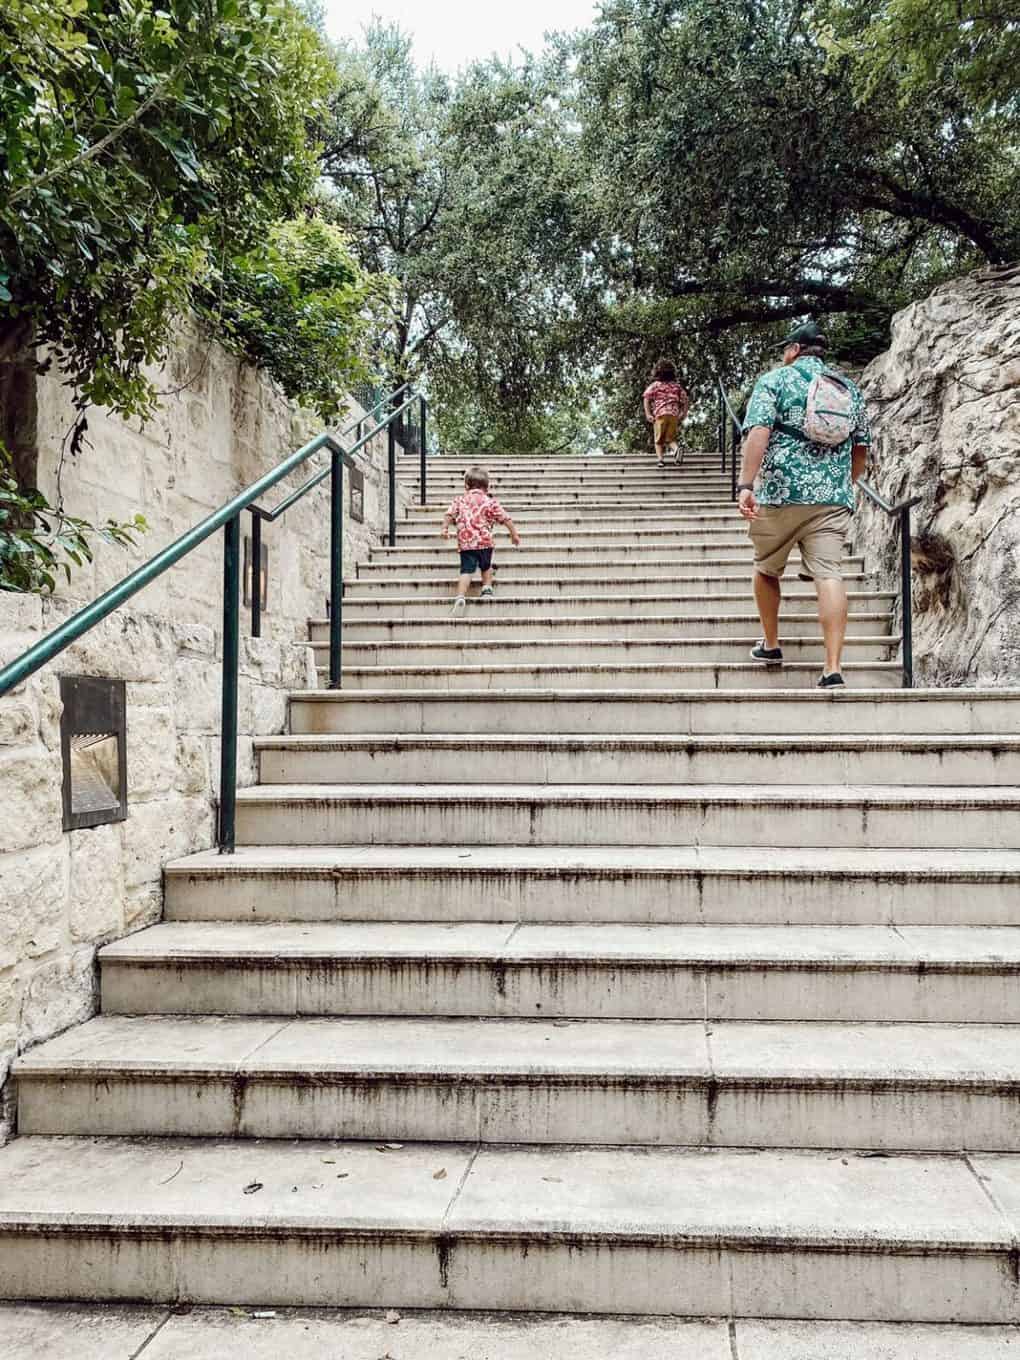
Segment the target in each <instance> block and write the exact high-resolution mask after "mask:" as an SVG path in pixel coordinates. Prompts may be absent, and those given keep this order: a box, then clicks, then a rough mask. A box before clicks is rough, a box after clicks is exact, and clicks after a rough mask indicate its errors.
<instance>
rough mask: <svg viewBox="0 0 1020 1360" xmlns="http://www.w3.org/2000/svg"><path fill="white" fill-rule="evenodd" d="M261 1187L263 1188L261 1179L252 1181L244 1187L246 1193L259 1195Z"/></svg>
mask: <svg viewBox="0 0 1020 1360" xmlns="http://www.w3.org/2000/svg"><path fill="white" fill-rule="evenodd" d="M261 1189H262V1182H261V1181H252V1182H251V1184H250V1185H246V1186H245V1187H244V1193H245V1194H246V1195H257V1194H258V1192H259V1191H260V1190H261Z"/></svg>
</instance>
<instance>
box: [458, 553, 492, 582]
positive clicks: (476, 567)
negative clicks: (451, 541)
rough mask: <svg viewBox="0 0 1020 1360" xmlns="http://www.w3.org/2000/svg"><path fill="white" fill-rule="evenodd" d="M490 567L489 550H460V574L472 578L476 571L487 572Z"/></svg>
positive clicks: (490, 554) (490, 557)
mask: <svg viewBox="0 0 1020 1360" xmlns="http://www.w3.org/2000/svg"><path fill="white" fill-rule="evenodd" d="M491 566H492V549H491V548H462V549H461V553H460V574H461V575H462V576H473V575H474V574H475V572H476V571H488V570H489V568H490V567H491Z"/></svg>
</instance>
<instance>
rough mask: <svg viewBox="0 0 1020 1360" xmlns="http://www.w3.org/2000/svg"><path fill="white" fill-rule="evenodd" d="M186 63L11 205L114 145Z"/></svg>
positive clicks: (24, 187) (31, 184) (15, 195)
mask: <svg viewBox="0 0 1020 1360" xmlns="http://www.w3.org/2000/svg"><path fill="white" fill-rule="evenodd" d="M186 65H187V62H185V61H181V62H178V64H177V65H176V66H175V67H174V69H173V70H172V71H171V72H170V74H169V75H168V76H165V77H164V78H163V79H162V80H161V81H160V82H159V84H158V85H157V86H156V88H155V89H154V90H153V92H152V94H150V95H149V97H148V99H143V100H142V102H141V103H140V104H139V105H138V107H137V109H135V111H134V113H132V114H130V115H129V116H128V117H127V118H125V119H124V120H123V122H120V123H118V124H117V126H116V127H113V128H111V129H110V131H109V132H108V133H107V134H106V136H105V137H100V139H99V141H98V142H95V143H94V144H93V145H92V146H89V147H86V148H85V150H84V151H81V152H79V153H78V155H77V156H72V157H71V159H70V160H69V161H64V163H63V164H62V165H55V166H54V167H53V169H52V170H46V171H45V172H44V173H43V174H41V175H36V177H35V178H34V179H31V180H29V182H28V183H27V184H23V185H22V186H21V188H20V189H18V190H16V192H15V193H13V194H11V196H10V198H9V199H8V200H7V201H8V202H9V203H12V204H13V203H20V201H21V200H22V199H23V198H27V197H28V195H29V194H32V193H35V191H36V189H41V188H42V186H43V185H44V184H49V183H51V182H52V181H53V180H55V179H58V178H59V177H60V176H61V175H65V174H67V172H68V171H69V170H76V169H77V168H78V166H80V165H85V164H87V163H88V162H89V161H94V160H95V159H96V157H97V156H101V155H102V154H103V152H104V151H105V150H106V148H107V147H108V146H111V145H112V144H113V143H114V142H115V141H116V140H117V138H118V137H122V136H123V135H124V133H125V132H127V130H128V129H129V128H132V127H135V126H136V124H138V123H139V122H141V120H142V119H143V118H144V117H145V115H146V114H147V113H148V112H149V110H150V109H151V108H152V106H153V104H157V103H158V102H159V101H160V99H162V97H163V95H164V94H165V93H166V91H167V89H168V87H169V86H170V85H172V84H173V83H174V81H175V80H176V79H177V77H178V76H179V75H180V74H181V72H182V71H183V70H184V68H185V66H186Z"/></svg>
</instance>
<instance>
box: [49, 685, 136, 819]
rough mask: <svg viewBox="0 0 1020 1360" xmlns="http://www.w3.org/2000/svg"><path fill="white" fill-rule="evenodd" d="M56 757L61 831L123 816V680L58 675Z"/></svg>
mask: <svg viewBox="0 0 1020 1360" xmlns="http://www.w3.org/2000/svg"><path fill="white" fill-rule="evenodd" d="M60 698H61V700H62V702H63V705H64V712H63V715H62V717H61V719H60V753H61V759H62V762H63V767H64V789H63V793H64V830H65V831H75V830H78V829H79V828H80V827H86V826H102V825H103V824H104V823H105V822H122V821H124V819H125V818H126V817H127V702H126V698H125V691H124V681H123V680H107V679H104V678H102V677H99V676H94V675H62V676H61V677H60Z"/></svg>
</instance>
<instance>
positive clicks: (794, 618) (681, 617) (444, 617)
mask: <svg viewBox="0 0 1020 1360" xmlns="http://www.w3.org/2000/svg"><path fill="white" fill-rule="evenodd" d="M441 603H442V605H443V608H442V610H441V611H438V610H437V611H436V613H435V614H434V615H433V616H431V617H430V616H428V615H421V614H419V615H411V616H409V617H404V618H401V617H399V616H398V617H396V618H393V617H391V615H390V613H389V611H387V612H386V613H385V614H383V613H380V612H376V614H374V615H373V614H371V613H370V612H369V611H368V610H362V611H361V612H360V613H355V614H353V615H352V614H347V613H345V614H344V620H343V625H344V626H343V641H344V645H345V646H348V645H353V644H355V643H366V642H401V643H406V642H456V643H458V645H459V644H463V643H465V642H469V643H471V644H476V643H483V642H484V643H489V642H490V641H491V643H492V645H494V646H502V645H503V643H504V642H507V643H511V642H523V643H538V642H553V641H563V642H569V641H571V640H576V641H578V642H582V641H588V640H594V641H599V642H606V641H613V642H624V641H628V640H634V641H638V642H648V641H651V640H653V639H665V640H667V641H669V642H682V641H687V640H688V639H689V640H691V642H692V643H696V642H697V641H698V640H699V639H707V640H708V641H709V642H712V643H718V642H721V641H723V640H724V639H736V640H738V641H740V640H745V639H747V638H748V637H750V642H748V646H749V647H750V646H753V645H754V643H755V642H756V641H757V640H758V639H759V638H760V637H761V624H760V623H759V621H758V616H757V614H753V613H750V612H749V611H748V610H747V607H746V604H745V607H744V610H743V612H741V613H737V612H733V613H716V614H713V613H693V614H688V613H686V612H683V611H680V610H676V611H671V610H669V609H663V608H662V607H661V606H660V610H659V612H657V613H654V614H651V613H649V614H638V615H632V614H630V613H626V612H623V611H621V610H617V611H615V612H614V610H613V608H612V607H611V606H610V607H609V608H605V609H604V610H603V612H602V613H593V614H590V615H585V614H574V613H573V611H572V609H571V607H570V606H568V605H564V606H563V607H562V609H561V610H559V611H557V612H556V613H552V614H550V613H549V611H548V606H546V611H545V613H544V614H541V613H539V610H538V608H537V607H535V606H534V605H533V606H532V610H531V613H532V617H531V618H529V617H527V615H524V616H523V617H521V616H520V615H519V614H517V613H516V611H513V610H511V611H509V612H505V605H504V602H503V600H502V598H500V599H499V600H486V601H483V602H480V603H479V604H478V605H477V606H472V607H471V609H470V610H469V611H467V612H466V613H465V614H464V615H463V616H457V615H454V614H452V613H451V609H452V606H451V603H450V597H449V596H447V598H446V599H445V600H443V601H442V602H441ZM704 603H705V606H706V609H707V608H709V607H710V604H711V602H710V601H706V602H704ZM797 603H798V604H799V605H800V606H801V608H800V610H799V611H798V610H790V611H789V614H788V616H787V618H786V619H785V620H784V622H785V623H786V625H787V628H788V630H789V631H790V633H791V637H790V643H791V645H792V643H793V640H794V637H810V640H811V641H812V642H813V641H814V640H815V638H816V637H820V636H821V635H820V633H819V632H818V622H817V618H818V611H817V606H816V605H815V602H814V601H813V600H810V599H807V600H801V601H798V602H797ZM890 622H891V616H890V611H889V610H888V609H886V610H883V611H881V612H877V611H874V610H872V611H868V612H865V611H864V610H862V609H856V610H855V611H854V612H853V614H851V615H850V617H849V619H848V634H849V636H852V637H856V638H862V637H871V638H880V639H881V640H882V641H884V642H886V643H888V642H889V626H890ZM311 632H312V641H313V645H314V646H316V647H318V648H321V647H324V646H325V645H326V642H327V639H328V637H329V624H328V623H326V622H325V621H322V620H320V621H318V622H317V623H316V624H313V625H312V628H311ZM786 645H787V643H786V636H785V635H784V638H783V646H784V648H785V647H786ZM742 655H743V654H742Z"/></svg>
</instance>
